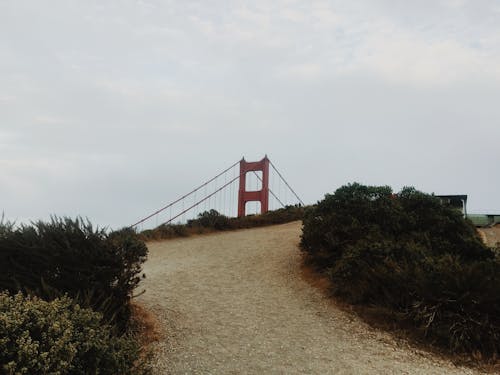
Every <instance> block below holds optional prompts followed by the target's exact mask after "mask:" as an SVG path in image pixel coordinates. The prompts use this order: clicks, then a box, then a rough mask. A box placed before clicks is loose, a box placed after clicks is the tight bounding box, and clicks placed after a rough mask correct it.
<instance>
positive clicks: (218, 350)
mask: <svg viewBox="0 0 500 375" xmlns="http://www.w3.org/2000/svg"><path fill="white" fill-rule="evenodd" d="M299 235H300V224H299V223H290V224H285V225H280V226H274V227H267V228H260V229H250V230H244V231H237V232H228V233H222V234H213V235H209V236H199V237H192V238H185V239H176V240H169V241H165V242H160V243H153V244H150V246H149V248H150V257H149V260H148V262H147V264H146V266H145V272H146V274H147V279H146V280H145V283H144V285H143V286H144V287H145V288H146V290H147V293H146V294H144V295H143V296H142V297H141V301H142V302H143V303H144V304H145V305H146V307H147V308H148V309H150V310H151V311H153V313H154V314H156V316H158V318H159V320H160V322H161V323H162V324H163V325H164V327H165V336H166V339H165V341H163V342H161V343H160V344H159V355H158V358H157V361H156V363H155V365H156V370H157V373H158V374H168V373H171V374H444V373H446V374H474V373H475V372H474V371H472V370H470V369H464V368H457V367H455V366H454V365H452V364H451V363H448V362H446V361H443V360H440V359H436V358H433V357H432V356H431V355H429V354H427V353H424V352H419V351H416V350H414V349H411V348H409V347H407V346H406V345H403V344H401V343H396V342H395V341H394V340H393V339H392V338H391V336H390V335H388V334H386V333H383V332H378V331H374V330H372V329H370V328H369V327H368V326H367V325H366V324H364V323H363V322H361V321H360V320H359V319H358V318H356V317H355V316H353V315H351V314H350V313H347V312H344V311H341V310H338V309H337V308H335V307H334V306H333V305H332V303H330V302H329V301H328V300H327V299H326V298H325V297H324V296H323V294H322V293H321V292H319V291H318V290H316V289H314V288H313V287H311V286H310V285H309V284H308V283H307V282H306V281H304V280H303V279H302V278H301V277H300V253H299V250H298V249H297V244H298V241H299Z"/></svg>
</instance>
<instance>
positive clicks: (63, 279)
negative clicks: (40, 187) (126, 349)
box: [0, 218, 147, 331]
mask: <svg viewBox="0 0 500 375" xmlns="http://www.w3.org/2000/svg"><path fill="white" fill-rule="evenodd" d="M0 228H1V229H0V290H7V291H9V292H10V293H17V292H18V291H21V292H23V293H25V294H28V293H29V294H31V295H36V296H39V297H41V298H43V299H46V300H50V299H53V298H56V297H60V296H62V295H65V294H67V295H68V296H70V297H71V298H74V299H76V301H77V302H78V303H79V304H80V305H81V306H83V307H90V308H92V309H93V310H95V311H99V312H101V313H102V314H103V316H104V319H105V321H106V322H108V323H111V324H113V325H114V326H115V327H116V328H117V329H118V330H119V331H124V329H125V328H126V324H127V322H128V320H129V318H130V306H129V302H130V299H131V296H132V293H133V291H134V289H135V287H136V286H137V284H138V283H139V281H140V272H141V265H142V263H143V262H144V261H145V260H146V256H147V247H146V245H145V244H144V243H143V242H142V241H141V240H140V239H139V238H138V237H137V235H136V234H135V233H134V231H133V230H131V229H123V230H120V231H116V232H112V233H110V234H107V233H106V232H105V231H104V230H100V229H94V228H93V227H92V225H91V224H90V223H88V222H84V221H82V220H81V219H76V220H72V219H69V218H64V219H60V218H53V219H52V220H51V221H50V222H48V223H45V222H37V223H34V224H33V225H29V226H28V225H22V226H20V227H18V228H16V229H15V228H14V227H13V226H12V225H8V224H7V225H6V224H4V225H2V226H0Z"/></svg>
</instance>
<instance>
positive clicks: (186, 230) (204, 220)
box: [139, 206, 305, 241]
mask: <svg viewBox="0 0 500 375" xmlns="http://www.w3.org/2000/svg"><path fill="white" fill-rule="evenodd" d="M304 210H305V209H304V207H302V206H286V207H284V208H281V209H278V210H274V211H268V212H266V213H264V214H262V215H249V216H245V217H241V218H238V217H232V218H230V217H227V216H225V215H222V214H221V213H219V212H218V211H216V210H210V211H205V212H202V213H200V214H199V215H198V217H197V218H196V219H193V220H189V221H188V222H187V224H186V225H182V224H168V225H160V226H159V227H157V228H155V229H151V230H145V231H143V232H141V233H140V235H139V236H140V238H141V239H143V240H145V241H148V240H161V239H166V238H174V237H184V236H189V235H190V234H193V233H195V234H199V233H207V232H213V231H223V230H235V229H244V228H254V227H261V226H266V225H275V224H284V223H288V222H291V221H295V220H301V219H302V218H303V215H304Z"/></svg>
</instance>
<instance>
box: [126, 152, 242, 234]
mask: <svg viewBox="0 0 500 375" xmlns="http://www.w3.org/2000/svg"><path fill="white" fill-rule="evenodd" d="M239 162H240V161H239V160H238V161H237V162H236V163H234V164H233V165H231V166H230V167H229V168H226V169H225V170H224V171H222V172H220V173H219V174H218V175H217V176H215V177H213V178H211V179H210V180H208V181H207V182H205V183H203V184H201V185H200V186H198V187H197V188H196V189H194V190H192V191H191V192H189V193H187V194H185V195H183V196H182V197H180V198H178V199H177V200H175V201H174V202H172V203H170V204H168V205H166V206H165V207H162V208H160V209H159V210H157V211H155V212H153V213H152V214H151V215H149V216H147V217H145V218H144V219H141V220H139V221H138V222H137V223H135V224H132V225H131V226H130V228H133V227H135V226H137V225H139V224H142V223H143V222H145V221H146V220H148V219H150V218H152V217H153V216H155V215H157V214H159V213H160V212H162V211H164V210H166V209H167V208H170V207H172V206H173V205H174V204H176V203H178V202H180V201H181V200H183V199H185V198H186V197H188V196H190V195H191V194H193V193H195V192H197V191H198V190H200V189H201V188H203V187H206V186H207V185H208V184H209V183H211V182H212V181H214V180H215V179H216V178H218V177H219V176H222V175H223V174H224V173H226V172H227V171H229V170H231V169H232V168H234V167H235V166H236V165H238V164H239ZM205 192H206V189H205Z"/></svg>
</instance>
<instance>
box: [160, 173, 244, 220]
mask: <svg viewBox="0 0 500 375" xmlns="http://www.w3.org/2000/svg"><path fill="white" fill-rule="evenodd" d="M238 178H240V175H238V176H236V177H235V178H233V179H232V180H231V181H229V182H228V183H226V184H224V185H223V186H221V187H220V188H218V189H217V190H215V191H214V192H213V193H211V194H209V195H207V196H206V197H205V198H203V199H202V200H200V201H198V202H196V203H195V204H193V205H192V206H190V207H188V208H186V209H185V210H183V211H182V212H181V213H179V214H177V215H175V216H174V217H173V218H171V219H170V220H168V221H166V222H165V223H163V224H161V225H168V224H170V223H171V222H172V221H174V220H175V219H177V218H178V217H179V216H181V215H183V214H185V213H186V212H188V211H189V210H191V209H192V208H195V207H196V206H198V205H199V204H200V203H202V202H204V201H206V200H207V199H209V198H211V197H212V196H214V195H215V194H217V193H218V192H219V191H221V190H222V189H224V188H226V187H227V186H229V184H231V183H233V182H234V181H236V180H237V179H238Z"/></svg>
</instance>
